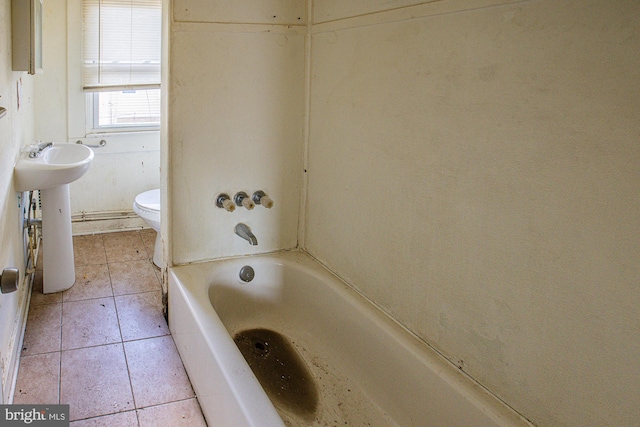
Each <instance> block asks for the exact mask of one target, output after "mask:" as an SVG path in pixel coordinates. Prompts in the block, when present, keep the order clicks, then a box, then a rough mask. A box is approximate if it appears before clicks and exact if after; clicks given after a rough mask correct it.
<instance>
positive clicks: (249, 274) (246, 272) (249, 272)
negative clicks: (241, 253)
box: [240, 265, 256, 282]
mask: <svg viewBox="0 0 640 427" xmlns="http://www.w3.org/2000/svg"><path fill="white" fill-rule="evenodd" d="M255 275H256V273H255V272H254V271H253V268H251V266H249V265H245V266H244V267H242V268H241V269H240V280H242V281H243V282H250V281H252V280H253V278H254V277H255Z"/></svg>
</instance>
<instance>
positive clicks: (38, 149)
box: [29, 142, 53, 159]
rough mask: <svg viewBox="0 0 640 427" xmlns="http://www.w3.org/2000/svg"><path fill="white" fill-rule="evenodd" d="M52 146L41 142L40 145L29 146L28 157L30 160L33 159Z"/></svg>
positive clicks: (51, 143)
mask: <svg viewBox="0 0 640 427" xmlns="http://www.w3.org/2000/svg"><path fill="white" fill-rule="evenodd" d="M52 146H53V142H41V143H35V144H31V147H30V148H29V157H30V158H32V159H35V158H36V157H38V156H39V155H40V153H42V152H43V151H44V150H45V149H46V148H49V147H52Z"/></svg>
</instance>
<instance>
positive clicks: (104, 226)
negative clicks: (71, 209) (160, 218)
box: [71, 211, 149, 236]
mask: <svg viewBox="0 0 640 427" xmlns="http://www.w3.org/2000/svg"><path fill="white" fill-rule="evenodd" d="M142 228H149V225H148V224H147V223H146V222H145V221H144V220H143V219H142V218H140V217H139V216H138V215H137V214H136V213H135V212H133V211H112V212H82V213H79V214H73V215H71V232H72V233H73V235H74V236H80V235H83V234H100V233H113V232H117V231H128V230H140V229H142Z"/></svg>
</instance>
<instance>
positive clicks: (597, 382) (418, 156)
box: [165, 0, 640, 427]
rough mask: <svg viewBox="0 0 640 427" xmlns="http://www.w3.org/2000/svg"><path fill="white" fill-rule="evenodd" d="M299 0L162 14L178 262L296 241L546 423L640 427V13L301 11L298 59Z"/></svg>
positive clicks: (474, 5) (490, 6)
mask: <svg viewBox="0 0 640 427" xmlns="http://www.w3.org/2000/svg"><path fill="white" fill-rule="evenodd" d="M302 3H304V2H300V3H299V2H294V3H290V2H276V1H267V2H263V4H264V6H263V8H250V7H245V6H246V2H241V3H238V2H235V3H233V4H234V6H230V5H231V3H229V2H223V1H204V0H176V1H174V2H173V8H172V13H173V21H172V22H171V24H170V28H171V31H170V35H169V37H170V50H171V55H172V57H171V61H170V67H171V68H170V76H169V79H170V81H169V85H168V87H169V92H170V94H169V99H168V108H169V123H168V129H169V131H168V138H167V141H169V142H170V143H169V142H165V147H166V150H167V156H168V160H167V171H168V172H167V181H168V185H169V188H168V191H169V192H170V196H171V206H170V207H168V212H166V213H167V214H168V215H169V216H170V218H171V223H170V224H169V225H167V227H168V228H169V230H170V234H169V235H170V250H171V251H173V254H172V261H173V263H175V264H182V263H190V262H197V261H201V260H206V259H214V258H221V257H225V256H230V255H238V254H251V253H256V252H267V251H270V250H275V249H286V248H292V247H295V246H296V243H297V238H298V236H299V238H300V246H301V247H302V248H304V249H306V250H307V251H308V252H309V253H310V254H312V255H313V256H314V257H316V258H318V259H319V260H320V261H322V262H323V263H325V264H326V265H327V266H328V267H329V268H330V269H332V270H333V271H334V272H335V273H337V274H338V275H339V276H340V277H342V278H343V279H345V280H346V281H347V282H348V283H349V284H351V285H352V286H353V287H355V288H356V289H358V290H359V291H360V292H361V293H363V294H364V295H365V296H366V297H368V298H369V299H371V300H372V301H374V302H375V303H376V304H377V305H379V306H380V307H381V308H383V309H384V310H385V311H387V312H388V313H390V314H391V315H392V316H393V317H394V318H395V319H397V320H398V321H399V322H401V323H402V324H403V325H404V326H406V327H407V328H408V329H409V330H410V331H412V332H413V333H415V334H416V335H417V336H419V337H420V338H421V339H423V340H425V341H426V342H428V343H429V344H431V345H432V346H433V347H434V348H436V349H438V351H440V352H442V353H443V354H444V355H445V356H446V357H448V358H449V359H450V360H451V361H452V362H453V363H455V364H457V365H458V366H459V367H460V368H461V369H462V370H464V371H465V372H467V373H468V374H469V375H471V376H472V377H473V378H475V379H476V380H478V381H479V382H480V383H481V384H483V385H484V386H485V387H487V388H488V389H489V390H490V391H491V392H493V393H495V394H496V395H497V396H499V397H500V398H501V399H503V400H504V401H505V402H507V403H508V404H509V405H510V406H512V407H513V408H515V409H516V410H517V411H519V412H520V413H522V414H523V415H524V416H525V417H527V418H528V419H530V420H531V421H533V422H534V423H535V424H536V425H539V426H556V425H564V426H576V427H577V426H584V425H633V424H634V423H635V422H636V421H637V420H638V419H640V412H639V411H640V409H639V407H638V405H637V404H636V402H637V401H638V400H639V399H640V395H639V391H638V388H637V381H636V380H637V378H638V377H640V367H639V366H638V364H634V363H629V361H633V360H637V359H638V358H640V342H639V341H638V340H637V334H638V327H637V325H638V324H640V311H639V309H638V307H640V292H639V291H638V287H637V277H640V267H639V266H640V245H639V244H638V239H637V230H638V228H639V226H640V211H639V210H638V209H637V206H638V203H639V202H640V186H639V185H638V183H639V182H640V169H639V168H638V165H639V164H640V146H638V144H637V135H638V134H640V124H639V122H638V120H637V117H638V115H639V113H640V111H639V110H638V108H639V107H638V105H639V104H638V99H640V86H639V85H640V83H638V82H640V57H639V56H638V55H637V52H638V51H639V50H640V36H638V34H640V31H638V30H639V28H638V22H640V5H639V4H638V2H636V1H632V0H615V1H610V2H603V1H586V2H585V1H567V2H555V1H552V0H538V1H515V2H514V1H509V0H449V1H436V2H416V1H409V0H405V1H402V0H395V1H392V2H383V1H382V0H375V1H364V0H350V1H338V0H315V1H310V2H309V5H310V7H311V9H310V11H311V13H310V16H311V17H312V20H311V22H310V23H309V28H308V31H309V34H310V40H307V42H308V44H307V47H308V48H310V49H307V51H306V53H305V29H304V28H303V27H299V26H290V25H289V24H292V22H290V21H291V19H292V18H297V15H299V10H301V9H299V8H300V7H302V6H301V4H302ZM280 8H281V9H280ZM272 10H274V11H273V12H272ZM291 11H295V13H289V12H291ZM267 12H268V13H267ZM273 16H276V18H273ZM223 18H224V19H223ZM270 19H282V20H283V21H281V22H275V23H276V24H282V25H271V24H273V23H274V22H273V21H270ZM296 20H297V19H296ZM195 21H204V22H195ZM209 21H210V22H209ZM285 24H286V25H285ZM303 24H304V23H303ZM305 56H306V57H305ZM305 61H307V64H308V67H310V68H307V69H306V70H305ZM305 72H306V79H307V85H308V87H309V88H310V90H308V91H307V92H306V96H308V99H309V104H308V108H309V114H308V115H307V117H306V119H305V117H304V116H303V115H304V112H305ZM306 126H308V137H307V136H306V135H307V134H306V132H305V127H306ZM305 153H306V154H305ZM303 157H304V162H305V163H303ZM305 169H306V174H305V173H304V170H305ZM302 176H304V179H301V177H302ZM305 182H307V184H306V186H307V187H306V188H305V189H303V191H304V190H306V191H304V195H305V197H304V199H303V200H302V201H300V199H299V196H298V194H299V191H300V187H301V186H302V185H303V183H305ZM257 189H263V190H265V191H266V192H267V193H269V195H270V196H272V197H273V199H274V200H275V203H276V206H275V207H274V209H273V210H271V211H269V210H266V209H262V208H259V207H257V208H256V209H255V210H254V211H251V212H249V211H246V210H244V209H237V210H236V211H235V212H234V213H228V212H225V211H223V210H221V209H218V208H216V207H214V198H215V196H216V195H217V194H218V193H220V192H226V193H228V194H229V195H233V193H235V191H238V190H245V191H247V192H252V191H254V190H257ZM300 202H302V203H300ZM299 205H300V206H304V208H303V209H302V210H301V211H300V212H299V211H298V206H299ZM299 218H301V221H302V225H301V227H300V233H299V234H297V232H296V227H297V222H298V219H299ZM238 222H245V223H247V225H249V226H250V227H251V228H252V229H253V231H254V233H255V234H256V236H257V238H258V241H259V245H258V246H257V247H252V246H249V245H248V243H247V242H246V241H244V240H242V239H240V238H239V237H237V236H235V235H234V234H233V227H234V226H235V224H237V223H238Z"/></svg>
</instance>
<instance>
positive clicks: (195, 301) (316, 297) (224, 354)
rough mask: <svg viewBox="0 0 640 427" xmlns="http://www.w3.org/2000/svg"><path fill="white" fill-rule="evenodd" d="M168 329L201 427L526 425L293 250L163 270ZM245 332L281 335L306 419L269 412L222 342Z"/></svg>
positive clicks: (237, 357)
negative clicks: (315, 402) (304, 370)
mask: <svg viewBox="0 0 640 427" xmlns="http://www.w3.org/2000/svg"><path fill="white" fill-rule="evenodd" d="M245 265H250V266H251V267H253V269H254V271H255V278H254V279H253V281H251V282H249V283H245V282H243V281H241V280H240V278H239V271H240V269H241V268H242V267H243V266H245ZM169 326H170V329H171V332H172V334H173V338H174V340H175V342H176V345H177V347H178V351H179V352H180V355H181V357H182V360H183V362H184V364H185V367H186V369H187V372H188V374H189V377H190V379H191V382H192V384H193V387H194V389H195V392H196V394H197V397H198V399H199V401H200V405H201V406H202V410H203V412H204V415H205V417H206V419H207V421H208V423H209V425H211V426H215V427H224V426H229V427H241V426H252V427H270V426H282V425H310V424H311V425H318V426H319V425H342V426H344V425H348V426H361V425H371V426H384V427H387V426H394V425H397V426H420V427H423V426H447V427H455V426H460V427H469V426H474V427H481V426H531V424H529V423H528V422H526V421H525V420H524V419H523V418H522V417H520V416H519V415H518V414H517V413H515V412H514V411H512V410H511V409H510V408H508V407H507V406H505V405H504V404H502V403H501V402H500V401H499V400H497V399H496V398H495V397H494V396H492V395H491V394H489V393H488V392H486V391H485V389H483V388H482V387H480V386H479V385H478V384H476V383H475V382H474V381H472V380H471V379H469V378H468V377H467V376H466V375H465V374H464V373H462V372H460V371H459V370H458V369H457V368H456V367H455V366H454V365H452V364H451V363H449V362H448V361H446V360H445V359H444V358H442V357H441V356H440V355H438V354H437V353H436V352H435V351H433V350H432V349H431V348H430V347H428V346H427V345H425V344H424V343H423V342H422V341H420V340H418V339H417V338H416V337H415V336H413V335H412V334H410V333H408V332H407V331H406V330H405V329H403V328H402V327H401V326H399V325H398V324H397V323H396V322H395V321H393V320H392V319H390V318H389V317H388V316H386V315H385V314H384V313H382V312H381V311H380V310H378V309H377V308H376V307H375V306H373V305H372V304H371V303H369V302H368V301H367V300H365V299H364V298H363V297H362V296H360V295H359V294H358V293H356V292H355V291H353V290H352V289H351V288H350V287H349V286H347V285H346V284H344V283H343V282H342V281H340V280H338V279H337V278H336V277H335V276H334V275H332V274H331V273H330V272H329V271H328V270H326V269H325V268H324V267H323V266H321V265H320V264H319V263H317V262H316V261H314V260H313V259H312V258H310V257H309V256H308V255H306V254H304V253H301V252H285V253H279V254H275V255H273V254H272V255H260V256H253V257H242V258H235V259H227V260H222V261H214V262H208V263H202V264H192V265H187V266H180V267H176V268H172V269H170V273H169ZM252 328H266V329H270V330H273V331H276V332H278V333H280V334H282V335H284V336H285V337H286V338H288V340H289V341H291V342H292V343H293V345H294V347H295V348H296V350H297V351H298V353H299V354H300V355H301V356H302V358H303V359H304V360H305V362H306V365H307V366H308V368H309V369H310V371H311V373H312V374H313V376H314V377H315V380H316V382H317V386H318V387H317V388H318V391H319V396H320V403H319V406H318V410H317V413H316V420H315V421H312V422H311V423H309V422H308V421H306V422H303V421H300V420H298V419H297V418H296V416H295V415H289V414H287V413H286V412H284V411H283V410H282V408H280V409H279V412H278V410H276V409H275V408H274V406H273V405H272V403H271V401H270V400H269V397H268V396H267V395H266V393H265V392H264V390H263V388H262V387H261V386H260V383H259V382H258V380H257V379H256V377H255V376H254V375H253V373H252V371H251V369H250V368H249V366H248V364H247V363H246V362H245V360H244V358H243V356H242V354H241V353H240V351H239V350H238V348H237V347H236V345H235V343H234V341H233V339H232V337H233V336H234V335H235V334H236V333H237V332H239V331H241V330H246V329H252ZM283 420H284V421H283Z"/></svg>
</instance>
